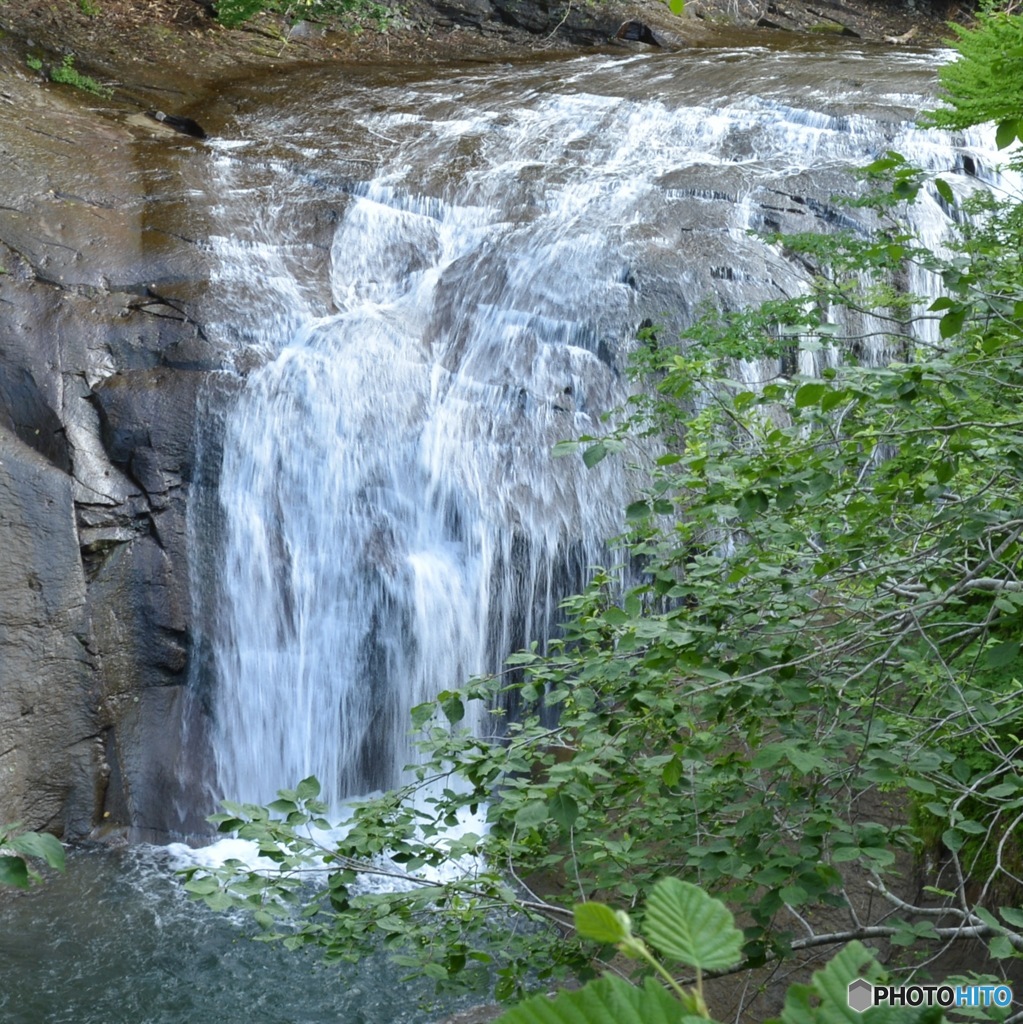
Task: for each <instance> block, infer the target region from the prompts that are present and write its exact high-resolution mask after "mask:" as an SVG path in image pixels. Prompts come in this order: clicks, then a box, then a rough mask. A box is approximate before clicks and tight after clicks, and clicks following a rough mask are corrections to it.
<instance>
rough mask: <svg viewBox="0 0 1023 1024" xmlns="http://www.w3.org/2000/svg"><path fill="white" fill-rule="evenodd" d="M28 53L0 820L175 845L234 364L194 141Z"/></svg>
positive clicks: (14, 112)
mask: <svg viewBox="0 0 1023 1024" xmlns="http://www.w3.org/2000/svg"><path fill="white" fill-rule="evenodd" d="M17 60H18V55H17V52H16V51H14V49H13V47H12V48H11V50H8V51H7V52H6V53H2V54H0V76H2V81H3V89H2V91H0V105H2V107H3V110H2V117H0V163H2V164H3V165H4V166H5V168H6V170H5V174H4V182H3V195H2V198H0V271H2V273H0V594H2V597H0V778H2V786H0V821H20V822H21V823H22V824H23V825H24V826H25V827H29V828H46V829H50V830H52V831H55V832H58V833H62V834H64V835H68V836H71V837H74V836H82V835H85V834H88V833H89V832H90V830H92V829H93V827H94V826H95V825H96V824H97V823H101V822H104V821H106V822H107V823H108V824H111V825H112V824H116V825H118V826H124V827H127V828H129V829H131V830H132V832H133V833H134V834H135V835H138V836H147V837H153V838H158V837H161V836H164V835H167V834H169V833H172V832H187V831H189V830H190V829H191V828H192V827H194V824H195V823H193V822H189V821H186V820H185V819H183V818H182V817H181V815H180V812H179V810H178V807H179V806H182V804H181V801H180V800H178V799H177V795H178V789H179V787H180V780H181V778H183V777H186V776H187V774H188V773H187V770H186V769H187V764H185V765H183V764H182V763H181V762H182V761H183V757H182V753H181V752H182V750H184V749H187V744H186V743H185V739H186V738H187V737H183V736H182V735H181V732H182V729H183V728H184V727H183V726H182V725H180V724H179V723H186V724H187V722H188V714H187V710H188V709H187V707H186V706H185V705H186V704H187V697H186V692H187V691H186V687H185V685H184V684H185V683H186V682H187V675H188V674H187V669H188V664H189V643H190V641H189V621H188V620H189V590H188V586H189V583H188V551H187V529H186V499H187V494H188V488H189V484H190V480H191V474H192V466H193V451H194V433H195V422H196V418H195V408H196V400H197V395H198V394H199V392H200V389H201V388H202V385H203V381H204V380H205V378H206V376H207V375H208V373H209V371H210V370H211V369H214V368H215V367H216V366H217V365H218V364H219V355H218V353H217V352H216V350H215V347H214V346H211V345H210V344H208V343H207V341H206V339H205V338H204V336H203V332H202V329H201V327H200V326H199V325H198V324H197V323H196V322H195V320H194V319H193V317H192V313H191V311H190V308H189V306H188V304H187V301H191V302H196V301H199V298H200V296H201V293H202V289H203V286H204V278H205V267H204V265H203V259H202V254H201V251H200V248H199V247H198V245H196V244H195V243H193V242H191V241H190V240H189V237H190V235H189V232H188V230H187V225H186V224H185V222H184V217H185V215H184V213H183V212H182V209H181V207H180V206H179V205H178V204H177V202H176V200H175V199H174V197H173V196H172V195H171V194H169V193H170V190H169V189H168V186H167V185H166V184H165V181H166V180H169V179H170V178H171V177H172V173H171V170H170V169H169V168H167V167H166V166H161V163H162V162H164V163H166V162H170V163H173V161H174V160H175V159H184V158H186V157H187V153H182V152H175V151H173V150H168V152H167V154H166V161H164V160H163V157H162V156H161V155H160V154H159V152H157V151H156V150H154V148H153V145H154V144H153V142H152V140H151V137H150V135H149V134H147V133H146V132H144V131H135V130H133V129H132V128H131V127H130V126H127V125H126V124H125V121H124V119H123V118H115V117H104V116H102V115H99V116H98V115H97V114H96V113H95V112H94V111H92V110H90V109H89V107H88V106H87V105H86V104H85V103H83V102H80V99H79V97H78V96H77V95H73V94H69V93H66V92H63V91H60V90H57V89H54V88H40V86H39V85H38V84H37V83H36V82H34V81H32V80H31V78H30V77H29V75H28V74H27V73H26V72H25V71H23V70H22V69H21V68H20V67H19V66H18V64H17ZM175 145H179V146H190V145H194V143H191V142H188V141H182V142H180V143H175ZM146 147H149V148H148V149H147V148H146ZM143 152H144V153H145V155H144V158H143ZM85 154H88V158H87V159H86V158H85ZM175 294H181V295H186V296H188V297H189V298H188V300H187V301H185V302H183V301H179V300H177V299H175V298H173V297H172V296H173V295H175ZM196 739H197V734H196V733H195V731H194V730H193V735H192V742H193V743H194V742H196ZM184 760H186V761H187V759H184Z"/></svg>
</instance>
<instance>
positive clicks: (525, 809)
mask: <svg viewBox="0 0 1023 1024" xmlns="http://www.w3.org/2000/svg"><path fill="white" fill-rule="evenodd" d="M549 818H550V812H549V811H548V810H547V801H546V800H531V801H530V802H529V803H527V804H523V805H522V806H521V807H520V808H519V809H518V810H517V811H516V812H515V824H516V826H517V827H518V828H535V827H536V826H537V825H542V824H543V823H544V822H545V821H547V820H548V819H549Z"/></svg>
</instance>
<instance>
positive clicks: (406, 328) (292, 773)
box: [211, 51, 952, 805]
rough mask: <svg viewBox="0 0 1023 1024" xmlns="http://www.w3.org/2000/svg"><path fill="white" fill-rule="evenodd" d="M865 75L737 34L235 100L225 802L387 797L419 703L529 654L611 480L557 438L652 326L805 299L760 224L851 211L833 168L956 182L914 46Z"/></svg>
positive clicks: (223, 146)
mask: <svg viewBox="0 0 1023 1024" xmlns="http://www.w3.org/2000/svg"><path fill="white" fill-rule="evenodd" d="M796 56H798V57H799V58H800V60H799V61H797V60H795V57H796ZM873 60H874V61H875V62H876V61H877V60H878V58H873ZM884 60H885V62H886V63H885V67H886V75H887V77H886V78H885V82H886V83H887V85H886V87H885V88H882V87H881V86H880V85H877V84H876V83H875V84H874V86H873V91H871V88H872V87H871V86H870V85H869V84H868V85H867V86H864V85H863V81H859V79H860V78H862V79H863V80H864V81H867V82H868V83H869V82H870V81H872V79H871V75H872V71H871V68H872V67H874V66H875V65H874V64H871V63H870V62H869V61H868V60H867V58H865V57H863V56H862V55H846V56H843V57H842V58H839V59H836V58H834V57H832V58H827V57H824V58H815V57H812V56H811V55H807V54H801V55H787V54H769V53H757V52H755V51H741V52H740V51H736V52H734V53H729V52H715V53H703V54H697V55H693V56H689V57H687V58H683V57H675V56H673V57H672V58H671V59H668V58H662V59H658V60H655V59H652V58H642V59H640V58H635V57H632V58H625V59H622V58H616V59H608V58H606V57H601V58H588V59H585V60H579V61H570V62H567V63H563V64H560V65H557V66H553V65H539V66H537V67H531V68H525V67H516V68H496V69H487V70H486V71H485V72H480V71H478V70H476V69H473V70H471V71H470V72H468V73H464V74H455V73H454V72H449V73H446V76H442V77H441V78H433V79H430V78H427V79H425V80H416V79H415V78H414V77H412V76H406V79H405V80H402V81H398V82H395V83H393V84H385V85H381V84H380V83H379V82H368V81H367V82H360V81H358V80H357V78H355V79H354V80H352V79H350V80H349V81H348V82H347V83H346V86H345V89H344V90H342V92H343V95H340V96H339V89H338V84H337V82H336V81H335V80H334V78H333V77H329V76H328V75H327V74H326V73H324V72H321V73H318V75H317V73H314V72H308V73H307V77H306V78H305V79H301V80H299V79H298V78H297V77H293V78H292V79H291V80H290V82H289V83H288V86H287V88H288V89H289V90H290V91H291V92H293V93H295V94H296V95H298V96H300V97H301V102H299V101H298V100H295V101H292V102H293V107H292V109H293V111H294V113H293V114H292V115H291V116H288V115H287V114H286V113H285V114H280V115H278V117H277V119H276V120H275V121H274V122H273V123H272V124H270V125H266V124H262V123H261V122H259V121H258V120H257V119H256V118H255V117H254V116H248V117H246V116H245V115H243V114H239V121H238V124H237V134H238V139H237V140H235V141H231V142H222V143H220V144H218V145H216V146H215V147H214V157H213V171H212V173H213V174H214V176H215V179H216V182H217V188H218V189H219V190H221V191H222V193H223V194H224V195H225V196H226V197H228V198H225V200H224V203H225V211H226V212H225V213H224V218H225V219H224V222H223V223H224V227H223V229H222V231H221V233H220V234H219V235H217V236H216V237H215V238H214V239H213V240H212V242H213V247H214V250H215V255H216V258H217V261H218V268H219V269H218V272H217V274H218V276H217V279H216V282H215V283H216V285H217V287H218V288H220V289H221V290H222V291H223V293H224V294H225V296H230V297H229V298H224V299H223V300H222V301H223V304H224V310H225V311H224V312H223V313H222V317H221V322H220V327H219V329H220V330H221V331H222V332H223V333H224V335H225V337H229V338H231V339H232V340H233V343H234V344H235V345H236V346H237V348H238V351H239V358H238V362H239V366H240V367H241V366H242V365H243V364H245V363H248V364H249V365H251V364H253V363H256V364H259V365H257V366H256V368H254V369H251V370H250V371H249V372H248V374H247V376H246V379H245V381H244V386H243V387H242V388H241V389H240V392H239V394H238V396H237V398H236V400H235V401H234V402H233V405H232V407H231V409H230V410H229V413H228V416H227V421H226V425H225V431H224V438H223V446H224V457H223V467H222V472H221V477H220V484H219V487H220V491H219V505H220V510H221V515H222V534H223V543H222V549H221V550H219V551H218V552H217V554H216V563H215V567H214V569H213V573H214V575H215V577H216V585H217V593H218V595H219V596H218V600H217V602H216V604H217V614H216V621H215V623H214V624H213V626H212V627H211V630H212V633H213V640H212V664H213V671H214V674H215V677H216V680H215V697H214V700H213V714H214V719H215V728H214V732H215V741H214V742H215V746H216V758H217V773H218V777H219V789H220V791H221V792H222V793H223V795H225V796H227V797H230V798H232V799H245V800H258V801H263V800H267V799H269V798H272V796H273V794H274V792H275V791H276V790H277V789H278V788H281V787H286V786H291V785H293V784H294V783H295V782H296V781H297V780H299V779H300V778H302V777H304V776H306V775H309V774H315V775H317V776H318V777H319V778H320V780H321V782H322V783H323V786H324V792H325V796H326V798H327V799H328V801H329V802H331V803H332V804H334V805H337V804H338V803H339V802H340V801H342V800H343V799H344V798H345V797H346V796H348V795H351V794H353V793H360V792H366V791H369V790H373V789H377V788H381V787H385V786H390V785H393V784H395V783H396V782H397V781H399V779H400V771H401V767H402V765H404V764H407V763H408V762H410V761H412V760H413V759H414V749H413V746H412V740H411V737H410V734H409V711H410V709H411V708H412V707H413V706H415V705H416V704H418V703H421V702H423V701H426V700H429V699H430V698H431V697H433V696H435V695H436V694H437V693H438V692H440V691H442V690H445V689H449V688H452V687H455V686H458V685H460V684H462V683H464V682H465V681H466V680H467V679H468V678H469V677H470V676H472V675H473V674H478V673H484V672H492V671H496V670H498V669H499V667H500V665H501V663H502V660H503V659H504V657H506V656H507V654H508V653H510V652H511V651H512V650H514V649H515V648H517V647H520V646H522V645H524V644H527V643H529V642H531V641H537V642H539V643H540V644H541V645H542V644H543V643H545V642H546V640H547V639H548V638H549V637H550V635H551V634H552V631H553V630H554V629H556V622H557V606H558V603H559V601H560V600H561V599H562V598H563V597H564V596H566V595H567V594H569V593H572V592H574V591H576V590H578V589H579V588H580V587H581V586H583V585H584V584H585V581H586V578H587V574H588V572H589V571H590V569H591V567H592V566H594V565H596V564H604V563H606V562H607V561H608V560H609V559H612V558H613V553H612V552H610V551H609V549H608V546H607V545H608V542H609V540H610V538H612V537H613V536H614V535H615V534H616V533H617V532H618V531H619V530H620V528H621V510H622V509H623V508H624V506H625V504H626V502H627V500H628V497H629V482H628V479H627V472H626V471H625V470H624V469H623V467H622V465H621V464H620V463H617V464H616V463H614V462H612V461H611V460H608V461H607V462H605V463H602V464H600V465H599V466H597V467H595V468H594V469H592V470H587V469H586V468H585V466H583V464H582V462H581V460H579V459H578V458H566V459H553V458H552V456H551V451H550V450H551V447H552V445H553V444H554V443H555V442H557V441H558V440H561V439H565V438H573V437H577V436H580V435H588V434H589V435H592V434H598V433H600V432H601V431H602V430H603V429H605V427H604V425H603V423H602V417H603V416H604V414H605V413H607V412H608V411H609V410H611V409H613V408H614V407H615V406H617V405H619V404H621V403H622V402H623V401H624V400H625V399H626V398H627V396H628V387H629V385H628V382H627V380H626V378H625V376H624V373H623V368H624V364H625V362H626V358H627V352H628V349H629V346H630V344H631V340H632V338H633V337H634V335H635V331H636V329H637V327H638V326H639V324H640V323H641V321H642V320H644V319H646V318H651V319H654V320H657V321H659V322H663V323H666V324H668V328H669V329H670V328H672V327H677V326H678V325H679V324H681V323H684V322H686V320H687V319H689V318H691V317H692V315H693V311H694V309H696V308H697V306H698V304H699V302H700V300H701V299H702V298H704V297H705V296H708V295H713V296H714V297H715V300H716V301H717V302H718V303H719V304H721V305H723V306H725V307H726V308H734V307H737V306H738V305H740V304H743V303H746V302H753V301H757V300H760V299H764V298H771V297H778V296H781V295H786V294H796V293H798V292H800V291H801V290H803V289H804V288H805V287H806V279H805V272H804V271H803V270H802V269H801V268H799V267H798V266H796V265H794V264H792V263H790V262H788V261H787V260H785V259H784V258H783V256H782V254H781V253H780V251H779V250H778V249H777V248H775V247H772V246H768V245H766V244H765V243H763V242H762V241H760V240H759V239H756V238H753V237H751V236H750V233H749V232H750V229H763V228H772V227H780V228H782V229H785V230H793V229H799V230H805V229H809V228H812V227H814V226H817V225H819V224H821V223H830V222H834V221H835V220H836V219H838V218H840V217H841V216H844V214H842V213H840V212H839V211H837V209H836V208H835V207H834V205H833V204H831V202H830V198H829V197H830V192H832V191H839V190H841V189H845V188H847V187H848V185H847V181H846V179H845V178H844V177H843V175H842V173H841V170H842V169H843V168H845V167H849V166H856V165H862V164H865V163H867V162H869V161H870V160H872V159H874V158H876V157H877V156H878V155H880V154H881V153H883V152H884V151H885V150H886V149H890V148H895V149H902V151H903V152H905V153H906V155H907V156H908V157H909V158H910V159H911V160H916V161H920V162H922V163H924V164H925V165H926V166H929V167H939V168H941V169H945V168H951V161H952V158H951V157H950V156H949V150H948V147H947V146H946V145H945V144H944V143H943V142H941V141H940V140H935V139H934V137H933V136H931V135H926V134H925V133H923V132H920V131H917V130H916V129H914V128H913V127H912V125H911V124H910V123H909V118H910V111H911V109H913V108H915V107H916V106H918V105H919V97H920V95H921V94H924V93H926V91H927V90H928V89H929V88H930V75H931V69H930V67H929V66H928V64H927V62H926V61H925V60H924V59H923V58H921V57H911V56H906V57H900V58H896V57H894V56H892V55H889V56H887V57H885V58H884ZM843 75H845V76H856V78H857V81H859V86H860V89H859V93H860V94H859V95H857V96H855V97H854V98H852V99H851V98H850V97H849V96H848V95H847V93H848V92H849V89H848V88H846V90H845V92H843V87H842V83H843V81H844V79H843V77H842V76H843ZM397 77H399V78H400V77H401V76H397ZM875 77H876V73H875ZM281 88H282V89H283V88H284V87H281ZM892 90H894V92H893V91H892ZM278 99H279V101H280V102H281V103H282V104H285V102H286V101H285V99H284V98H282V97H281V96H278ZM364 159H370V161H371V166H370V167H369V168H368V169H367V167H366V165H365V164H363V163H360V162H359V161H360V160H364ZM935 211H937V207H935ZM935 211H931V213H935ZM938 214H940V211H937V213H936V214H935V215H938ZM469 724H470V725H472V726H474V727H477V728H479V727H481V723H469Z"/></svg>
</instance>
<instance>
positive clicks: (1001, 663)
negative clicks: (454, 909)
mask: <svg viewBox="0 0 1023 1024" xmlns="http://www.w3.org/2000/svg"><path fill="white" fill-rule="evenodd" d="M1018 657H1019V643H1018V641H1016V640H1006V641H1005V642H1004V643H1000V644H998V645H996V646H995V647H991V648H989V649H988V652H987V663H988V665H989V666H990V667H991V668H1005V666H1006V665H1011V664H1012V662H1014V661H1015V660H1016V659H1017V658H1018Z"/></svg>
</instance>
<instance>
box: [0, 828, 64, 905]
mask: <svg viewBox="0 0 1023 1024" xmlns="http://www.w3.org/2000/svg"><path fill="white" fill-rule="evenodd" d="M17 829H18V826H17V825H16V824H13V825H0V885H10V886H15V887H16V888H18V889H27V888H28V887H29V886H30V885H31V884H32V883H33V882H37V881H39V880H40V878H41V876H40V874H39V872H38V871H36V870H35V869H34V868H33V867H32V861H36V860H38V861H42V862H43V863H44V864H46V865H48V866H49V867H51V868H54V869H56V870H57V871H63V870H64V847H63V846H61V844H60V841H59V840H58V839H57V838H55V837H54V836H51V835H49V834H48V833H45V832H20V833H19V832H18V831H17Z"/></svg>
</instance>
